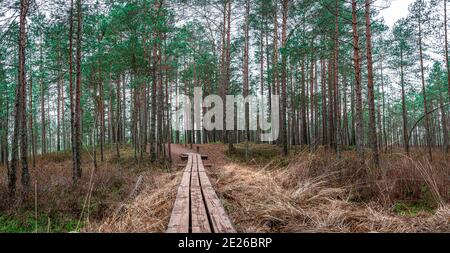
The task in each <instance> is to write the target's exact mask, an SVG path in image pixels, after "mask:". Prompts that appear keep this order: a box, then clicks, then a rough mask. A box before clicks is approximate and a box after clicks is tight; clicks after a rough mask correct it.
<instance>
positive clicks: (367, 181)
mask: <svg viewBox="0 0 450 253" xmlns="http://www.w3.org/2000/svg"><path fill="white" fill-rule="evenodd" d="M235 147H236V149H235V151H234V152H233V153H232V154H228V152H227V146H226V145H223V144H207V145H199V146H198V148H199V151H200V153H201V154H206V155H208V158H209V159H208V161H206V162H205V163H207V164H212V165H213V166H212V168H207V172H208V175H209V177H210V179H211V183H212V184H213V186H214V188H215V190H216V192H217V194H218V195H219V197H220V198H221V200H222V202H223V204H224V207H225V209H226V211H227V212H228V214H229V216H230V218H231V220H232V221H233V223H234V224H235V226H236V229H237V230H238V232H449V231H450V167H449V166H448V162H447V161H448V159H449V158H448V157H444V156H443V155H442V154H441V153H440V152H438V151H436V152H435V159H434V160H433V162H428V161H427V160H426V159H425V157H426V156H425V155H424V153H423V152H422V151H421V150H415V151H414V152H413V154H412V155H411V157H407V156H405V155H402V154H400V153H398V154H397V153H391V154H383V155H382V164H381V168H380V169H373V168H371V167H370V166H369V165H368V164H369V161H366V163H365V164H364V165H360V164H358V163H357V162H356V153H355V152H354V151H351V150H349V151H344V152H343V154H342V158H341V159H340V160H337V159H336V158H335V156H334V154H333V153H332V152H330V151H327V150H325V149H324V148H319V149H318V150H317V151H315V152H314V153H310V152H307V150H305V149H302V148H295V149H294V150H293V151H292V152H291V155H290V156H288V157H283V156H282V155H281V149H279V148H277V147H276V146H273V145H265V144H261V145H258V144H251V146H250V151H251V153H250V157H251V159H249V160H246V159H245V156H244V154H245V152H244V146H243V145H236V146H235ZM196 151H197V145H193V146H192V149H190V145H187V146H185V145H172V157H173V159H174V161H173V166H172V169H171V170H170V171H169V170H167V169H165V168H164V166H157V165H152V164H151V163H150V161H149V159H148V155H147V156H144V158H143V159H142V160H141V161H140V162H136V160H135V159H134V154H133V151H132V150H131V148H129V147H125V146H124V147H122V148H121V152H120V153H121V156H120V158H119V157H117V156H116V155H115V153H114V151H108V152H106V153H105V158H104V162H100V158H98V160H99V167H98V168H96V169H94V168H93V166H92V160H91V159H90V156H89V155H88V154H84V156H83V157H84V160H83V168H84V173H83V179H82V180H81V182H80V184H79V186H78V187H73V186H72V185H71V158H70V153H60V154H50V155H46V156H43V157H38V159H37V162H36V167H35V169H32V170H31V176H32V179H33V181H32V182H33V183H32V184H33V187H32V188H33V189H32V192H31V193H30V194H29V197H28V198H25V199H21V198H14V199H11V198H9V197H8V194H7V192H8V191H7V183H6V177H1V178H0V194H1V196H0V198H1V199H2V203H1V204H0V232H35V231H38V232H71V231H81V232H165V230H166V229H167V224H168V222H169V218H170V214H171V211H172V207H173V204H174V201H175V198H176V192H177V188H178V184H179V182H180V180H181V170H182V169H181V168H182V167H179V165H180V164H182V163H183V162H182V161H181V160H180V158H179V155H180V154H182V153H188V152H196ZM0 174H2V175H6V171H5V168H2V167H0ZM139 176H143V184H142V188H141V191H140V192H139V194H138V195H137V196H136V197H135V198H131V199H130V198H129V195H130V192H131V191H132V190H133V188H134V186H135V183H136V181H137V179H138V177H139ZM18 182H20V178H19V180H18ZM19 190H20V189H19ZM3 200H5V201H3ZM121 206H122V207H123V208H122V209H120V210H121V212H118V210H119V207H121Z"/></svg>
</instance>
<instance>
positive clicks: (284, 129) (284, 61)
mask: <svg viewBox="0 0 450 253" xmlns="http://www.w3.org/2000/svg"><path fill="white" fill-rule="evenodd" d="M282 7H283V21H282V26H281V27H282V32H281V34H282V35H281V46H282V47H283V49H284V52H283V54H282V60H281V86H282V87H281V97H282V98H281V101H282V105H281V117H282V118H281V122H282V128H281V134H282V136H281V139H282V142H283V153H284V155H285V156H287V155H288V154H289V149H288V135H287V124H286V123H287V122H286V108H287V93H286V86H287V69H286V68H287V52H286V51H285V49H286V44H287V19H288V12H289V0H283V3H282Z"/></svg>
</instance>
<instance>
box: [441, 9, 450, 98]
mask: <svg viewBox="0 0 450 253" xmlns="http://www.w3.org/2000/svg"><path fill="white" fill-rule="evenodd" d="M443 1H444V34H445V41H444V44H445V65H446V67H447V83H448V98H449V101H450V63H449V60H448V27H447V0H443Z"/></svg>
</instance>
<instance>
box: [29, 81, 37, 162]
mask: <svg viewBox="0 0 450 253" xmlns="http://www.w3.org/2000/svg"><path fill="white" fill-rule="evenodd" d="M29 108H30V109H29V110H30V112H29V117H30V119H29V120H30V131H29V132H30V138H31V158H32V160H31V161H32V162H31V166H32V168H35V167H36V142H35V141H34V138H35V136H34V126H33V117H34V112H33V76H32V75H31V74H30V85H29Z"/></svg>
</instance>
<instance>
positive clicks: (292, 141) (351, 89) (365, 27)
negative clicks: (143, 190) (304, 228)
mask: <svg viewBox="0 0 450 253" xmlns="http://www.w3.org/2000/svg"><path fill="white" fill-rule="evenodd" d="M47 2H48V3H45V4H51V5H54V6H55V8H56V9H57V10H58V11H54V12H53V11H51V12H49V13H45V15H44V13H43V11H42V9H41V8H40V6H33V5H31V7H33V8H30V3H32V2H30V1H26V0H21V1H20V3H21V5H20V10H21V12H20V15H19V19H18V20H11V21H10V22H9V23H5V24H2V26H1V27H0V37H1V38H2V44H1V45H0V83H1V85H0V105H1V109H0V160H1V163H2V164H3V165H5V166H6V167H8V168H9V173H8V178H9V182H10V190H11V192H14V191H15V185H16V182H15V181H16V180H17V176H16V174H17V173H16V171H17V168H18V166H19V163H20V164H21V165H22V171H23V174H24V176H23V177H22V179H23V182H22V183H23V184H24V186H25V187H27V185H28V184H29V179H28V178H29V177H28V176H27V175H28V174H29V173H28V162H30V164H32V166H31V167H34V166H35V165H36V164H35V158H36V157H37V156H39V155H42V154H46V153H50V152H63V151H66V150H69V149H70V150H71V151H72V157H73V160H72V177H73V181H74V183H77V181H79V180H80V178H81V176H82V168H81V167H82V157H81V154H82V153H83V151H84V150H89V152H92V158H93V160H94V161H93V163H94V165H95V166H97V165H98V164H101V163H102V162H103V160H104V157H105V152H106V150H108V149H114V153H115V155H116V156H123V155H124V153H121V147H122V145H130V146H132V147H133V149H134V152H133V156H134V158H135V159H136V160H137V161H139V160H142V159H149V160H150V161H151V162H153V163H162V164H167V165H169V164H170V161H171V158H170V153H171V151H170V144H171V143H180V142H182V143H186V144H191V145H193V144H195V143H197V144H200V143H208V142H223V143H226V144H227V145H228V146H229V150H230V151H234V149H235V146H234V144H237V143H241V142H245V152H246V157H249V155H250V153H251V150H250V147H251V145H250V143H251V142H260V141H261V140H260V139H259V134H260V133H262V132H263V130H262V129H261V128H260V127H258V129H257V130H256V131H253V130H251V129H250V128H249V123H250V121H251V120H253V119H255V118H256V119H258V117H259V116H257V115H252V114H251V113H250V110H249V108H248V106H246V107H245V119H244V120H245V125H246V128H245V130H244V131H239V130H235V131H230V130H228V131H227V130H224V131H218V130H212V131H207V130H206V129H201V127H202V126H200V128H199V127H198V126H197V127H196V128H194V129H193V130H186V131H173V129H172V128H171V124H172V123H174V122H176V124H183V123H184V122H186V123H189V124H191V125H192V124H193V117H194V116H197V115H194V114H193V113H191V114H190V115H184V116H183V117H181V118H177V119H176V118H175V117H174V114H173V112H174V110H175V109H176V108H177V107H178V106H179V105H178V104H177V103H178V102H179V101H178V100H177V99H178V97H177V95H181V94H183V95H184V94H185V95H189V96H192V95H193V92H194V88H195V87H199V86H200V87H202V88H203V93H204V94H203V96H204V97H206V96H207V95H213V94H218V95H220V96H221V97H222V98H223V99H224V101H225V98H226V96H227V95H238V94H239V95H241V94H242V95H243V96H248V95H258V96H261V97H265V98H267V99H268V100H269V101H270V100H271V98H272V97H273V96H274V95H280V99H281V100H280V102H281V107H280V111H279V113H280V125H279V130H280V135H279V136H280V138H279V139H278V140H277V141H274V142H271V144H274V145H279V146H280V147H281V148H282V150H283V153H284V154H285V155H288V154H289V150H290V149H291V148H292V147H293V146H308V148H309V149H310V150H314V149H315V148H317V146H318V145H320V144H322V145H323V146H325V147H326V148H327V149H329V150H333V151H334V152H335V153H336V155H337V157H340V154H341V153H342V152H346V150H347V147H348V146H354V145H355V146H356V150H357V154H358V160H359V162H360V163H364V162H365V152H366V149H367V148H370V149H371V154H373V157H372V158H373V159H372V160H373V161H374V162H375V165H377V164H378V161H379V159H380V158H379V152H380V151H384V152H386V151H389V150H393V149H394V148H395V147H397V146H399V147H402V148H403V149H404V151H405V153H410V152H411V151H412V149H413V148H415V147H425V148H427V152H428V156H429V158H430V159H431V158H432V153H433V149H434V148H435V147H439V148H441V147H442V149H443V150H444V151H445V150H448V134H449V133H448V131H449V129H448V121H449V119H448V118H449V110H448V107H447V104H448V101H449V96H450V86H449V80H450V79H449V78H450V74H449V73H450V72H449V69H450V68H449V67H448V66H449V63H448V43H447V39H448V38H447V30H448V29H447V28H448V27H447V26H448V24H447V17H446V15H447V2H446V1H440V0H439V1H435V0H417V1H416V2H415V3H414V4H413V5H411V6H410V13H409V15H408V16H407V17H405V18H403V19H400V20H399V21H397V23H396V24H395V25H394V27H393V28H392V30H390V31H387V28H385V27H386V26H385V24H384V23H383V21H382V20H380V19H377V18H375V17H376V16H378V15H377V14H378V11H379V8H378V7H379V6H380V4H383V3H384V1H380V2H378V1H376V3H374V2H373V1H369V0H364V1H362V0H352V1H348V2H343V1H336V0H324V1H320V2H317V1H297V0H283V1H274V0H263V1H259V2H258V1H253V0H234V1H232V0H223V1H191V2H189V3H187V2H186V1H172V0H171V1H153V0H142V1H134V2H109V1H92V0H84V1H81V0H75V1H73V0H71V1H70V5H67V6H65V5H64V4H62V3H60V2H59V1H47ZM378 3H379V4H378ZM88 7H89V8H88ZM441 7H442V8H441ZM0 8H4V7H3V6H0ZM442 14H444V16H442ZM25 17H27V18H25ZM27 20H29V21H31V22H29V23H28V24H26V21H27ZM179 20H186V22H178V21H179ZM27 27H28V31H27V30H26V29H25V28H27ZM442 28H444V29H442ZM388 34H389V35H390V36H388ZM18 38H19V41H18V40H17V39H18ZM27 40H28V42H27ZM431 52H433V54H431ZM430 62H436V64H435V66H433V69H431V71H430V69H429V67H430V66H428V65H430V64H429V63H430ZM437 63H440V66H441V69H440V72H439V71H438V68H437V67H436V66H438V65H439V64H437ZM438 72H439V74H438ZM17 73H18V74H17ZM414 75H417V78H413V77H414ZM416 80H419V81H418V82H417V81H416ZM438 91H439V92H438ZM445 92H447V94H445ZM210 107H212V105H210ZM207 109H209V108H202V110H203V112H206V111H207ZM258 110H259V111H264V112H265V115H266V117H268V118H270V116H271V115H272V114H273V113H276V112H274V111H273V110H274V108H272V107H271V104H270V102H269V103H267V104H265V105H262V106H259V108H258ZM227 113H230V112H227V111H224V113H223V119H222V120H224V121H225V119H226V117H227V115H226V114H227ZM187 116H190V117H189V118H188V117H187ZM27 117H28V118H27ZM422 117H423V119H422ZM216 120H218V121H220V120H219V119H216ZM235 124H237V116H236V118H235ZM28 137H29V138H28ZM97 156H99V157H98V158H99V159H97ZM28 157H29V158H30V161H28ZM36 169H38V168H36Z"/></svg>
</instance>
